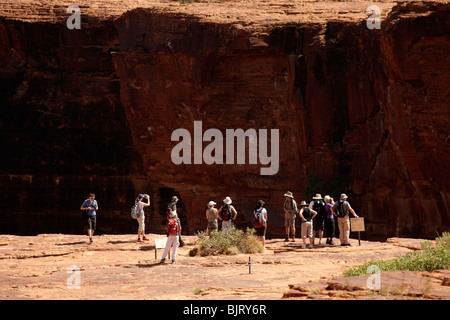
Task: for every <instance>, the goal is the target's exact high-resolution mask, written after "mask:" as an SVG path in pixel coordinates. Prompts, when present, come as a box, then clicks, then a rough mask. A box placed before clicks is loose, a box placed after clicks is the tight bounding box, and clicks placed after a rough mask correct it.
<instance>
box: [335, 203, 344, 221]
mask: <svg viewBox="0 0 450 320" xmlns="http://www.w3.org/2000/svg"><path fill="white" fill-rule="evenodd" d="M343 203H344V200H339V201H338V205H337V207H336V211H337V216H338V217H339V218H343V217H345V216H346V212H345V211H344V208H343V207H342V205H343Z"/></svg>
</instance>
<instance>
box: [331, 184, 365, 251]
mask: <svg viewBox="0 0 450 320" xmlns="http://www.w3.org/2000/svg"><path fill="white" fill-rule="evenodd" d="M347 199H348V197H347V195H346V194H345V193H343V194H341V197H340V200H339V201H337V202H336V203H335V204H334V205H333V206H332V207H331V211H332V212H333V214H334V215H335V216H336V217H337V218H338V227H339V240H340V242H341V246H350V243H349V238H350V218H349V213H351V214H352V215H353V216H354V217H355V218H358V215H357V214H356V213H355V210H353V209H352V207H351V206H350V203H349V202H348V201H347Z"/></svg>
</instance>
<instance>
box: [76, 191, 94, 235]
mask: <svg viewBox="0 0 450 320" xmlns="http://www.w3.org/2000/svg"><path fill="white" fill-rule="evenodd" d="M80 209H81V210H82V211H84V214H83V215H84V216H85V217H86V219H87V226H88V236H89V241H90V242H93V241H94V239H93V237H94V230H95V228H96V226H97V210H98V203H97V200H95V194H94V193H90V194H89V198H87V199H86V200H84V202H83V204H82V205H81V207H80Z"/></svg>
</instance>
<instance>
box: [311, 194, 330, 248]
mask: <svg viewBox="0 0 450 320" xmlns="http://www.w3.org/2000/svg"><path fill="white" fill-rule="evenodd" d="M309 208H310V209H313V210H314V211H316V212H317V216H316V218H315V220H314V230H313V243H314V239H315V236H316V231H317V233H318V234H319V244H322V237H323V229H324V225H325V216H326V210H325V201H324V200H323V198H322V195H321V194H320V193H317V194H316V195H315V196H314V197H313V199H312V201H311V202H310V203H309Z"/></svg>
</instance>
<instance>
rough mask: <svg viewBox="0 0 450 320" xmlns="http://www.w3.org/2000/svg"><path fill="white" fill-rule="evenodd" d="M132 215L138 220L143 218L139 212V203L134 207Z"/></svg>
mask: <svg viewBox="0 0 450 320" xmlns="http://www.w3.org/2000/svg"><path fill="white" fill-rule="evenodd" d="M130 214H131V217H132V218H133V219H138V218H139V217H140V216H141V211H140V210H139V206H138V204H137V203H135V204H134V206H132V207H131V212H130Z"/></svg>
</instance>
